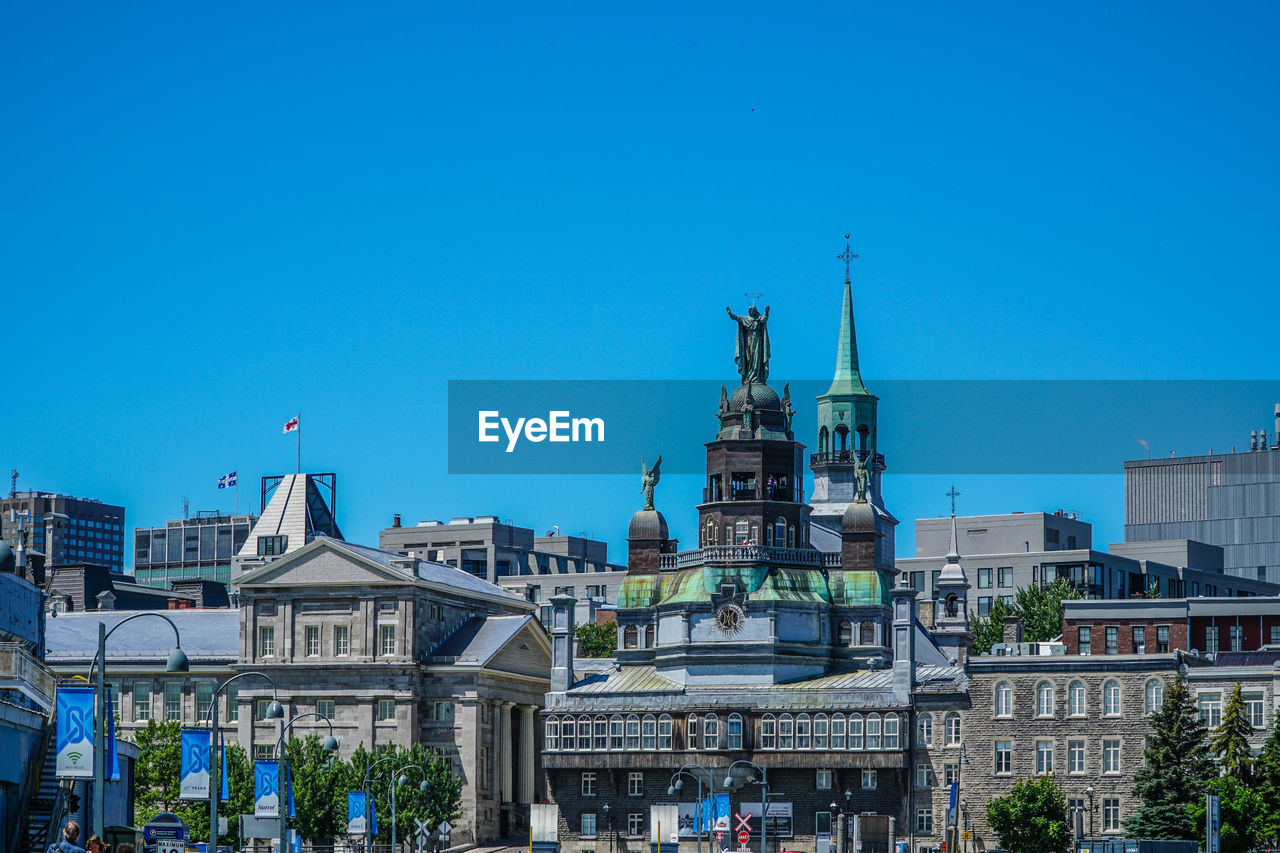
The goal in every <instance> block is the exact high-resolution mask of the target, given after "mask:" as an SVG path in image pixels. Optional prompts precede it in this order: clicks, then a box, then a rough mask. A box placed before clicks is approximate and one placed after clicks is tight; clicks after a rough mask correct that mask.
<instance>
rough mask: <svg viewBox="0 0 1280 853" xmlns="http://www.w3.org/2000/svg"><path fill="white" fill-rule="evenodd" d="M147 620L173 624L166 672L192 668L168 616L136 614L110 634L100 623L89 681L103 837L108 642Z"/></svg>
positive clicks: (96, 825)
mask: <svg viewBox="0 0 1280 853" xmlns="http://www.w3.org/2000/svg"><path fill="white" fill-rule="evenodd" d="M143 616H153V617H155V618H157V619H163V620H164V621H166V622H168V623H169V627H170V628H172V629H173V646H174V648H173V651H171V652H170V653H169V659H168V660H167V661H166V662H165V667H164V668H165V672H186V671H187V670H188V669H190V668H191V665H190V664H189V663H188V662H187V655H186V653H185V652H183V651H182V635H181V634H179V633H178V626H177V625H175V624H174V623H173V620H172V619H170V618H169V617H168V616H162V615H161V614H159V613H156V612H154V611H150V610H148V611H145V612H143V613H135V614H133V615H132V616H126V617H125V618H123V619H121V620H120V621H119V622H117V623H116V624H115V625H113V626H112V627H111V630H110V631H108V630H107V623H106V622H99V623H98V653H97V654H96V655H94V658H93V663H91V664H89V681H90V683H92V684H93V686H94V691H93V693H94V700H95V702H96V704H97V713H95V714H94V716H93V729H94V731H93V834H94V835H97V836H99V837H101V836H102V835H104V834H105V833H104V829H103V827H104V826H105V824H106V818H105V816H104V815H103V809H104V808H105V806H104V803H105V794H106V791H105V790H104V789H105V787H106V769H107V768H106V762H107V757H106V738H107V725H106V722H107V721H106V709H107V700H106V696H107V676H106V669H107V638H108V637H110V636H111V635H112V634H114V633H115V632H116V630H117V629H118V628H119V627H120V626H121V625H123V624H124V623H126V622H132V621H133V620H134V619H141V618H142V617H143ZM95 667H96V669H97V680H96V681H95V680H94V669H95Z"/></svg>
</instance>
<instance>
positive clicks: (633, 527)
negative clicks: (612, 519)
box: [627, 509, 670, 541]
mask: <svg viewBox="0 0 1280 853" xmlns="http://www.w3.org/2000/svg"><path fill="white" fill-rule="evenodd" d="M668 538H670V536H669V531H668V530H667V520H666V519H665V518H663V517H662V513H660V512H658V511H657V510H656V509H642V510H640V511H639V512H637V513H636V514H635V515H633V516H631V524H630V525H628V527H627V539H629V540H637V539H660V540H662V541H666V540H667V539H668Z"/></svg>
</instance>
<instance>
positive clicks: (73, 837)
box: [46, 820, 85, 853]
mask: <svg viewBox="0 0 1280 853" xmlns="http://www.w3.org/2000/svg"><path fill="white" fill-rule="evenodd" d="M79 839H80V824H78V823H76V822H75V821H74V820H69V821H67V824H66V826H64V827H62V840H61V841H59V842H58V843H57V844H50V845H49V849H48V851H46V853H85V851H84V848H83V847H80V846H79V845H77V844H76V841H78V840H79Z"/></svg>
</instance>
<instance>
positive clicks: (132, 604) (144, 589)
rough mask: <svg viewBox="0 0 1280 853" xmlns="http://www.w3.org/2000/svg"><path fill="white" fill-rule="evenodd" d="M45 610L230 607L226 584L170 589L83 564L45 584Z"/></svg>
mask: <svg viewBox="0 0 1280 853" xmlns="http://www.w3.org/2000/svg"><path fill="white" fill-rule="evenodd" d="M44 593H45V607H46V609H47V610H48V611H49V612H50V613H55V614H61V613H71V612H78V611H84V610H173V609H187V608H192V607H197V608H199V607H227V606H229V604H230V602H229V600H228V597H227V586H226V584H222V583H216V582H214V581H206V580H201V579H199V578H195V579H192V580H186V581H174V582H173V583H172V584H171V588H170V589H158V588H156V587H153V586H144V585H142V584H138V583H134V580H133V578H131V577H129V576H128V575H122V574H117V573H116V572H113V571H110V570H109V569H107V567H106V566H98V565H94V564H92V563H79V564H73V565H66V566H56V567H54V568H53V569H52V570H51V571H50V573H49V577H48V579H47V580H46V581H45V583H44Z"/></svg>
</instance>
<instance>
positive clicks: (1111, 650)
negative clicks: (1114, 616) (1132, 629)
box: [1106, 625, 1120, 655]
mask: <svg viewBox="0 0 1280 853" xmlns="http://www.w3.org/2000/svg"><path fill="white" fill-rule="evenodd" d="M1106 630H1107V654H1109V655H1118V654H1120V629H1119V628H1117V627H1116V626H1115V625H1108V626H1107V629H1106Z"/></svg>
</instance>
